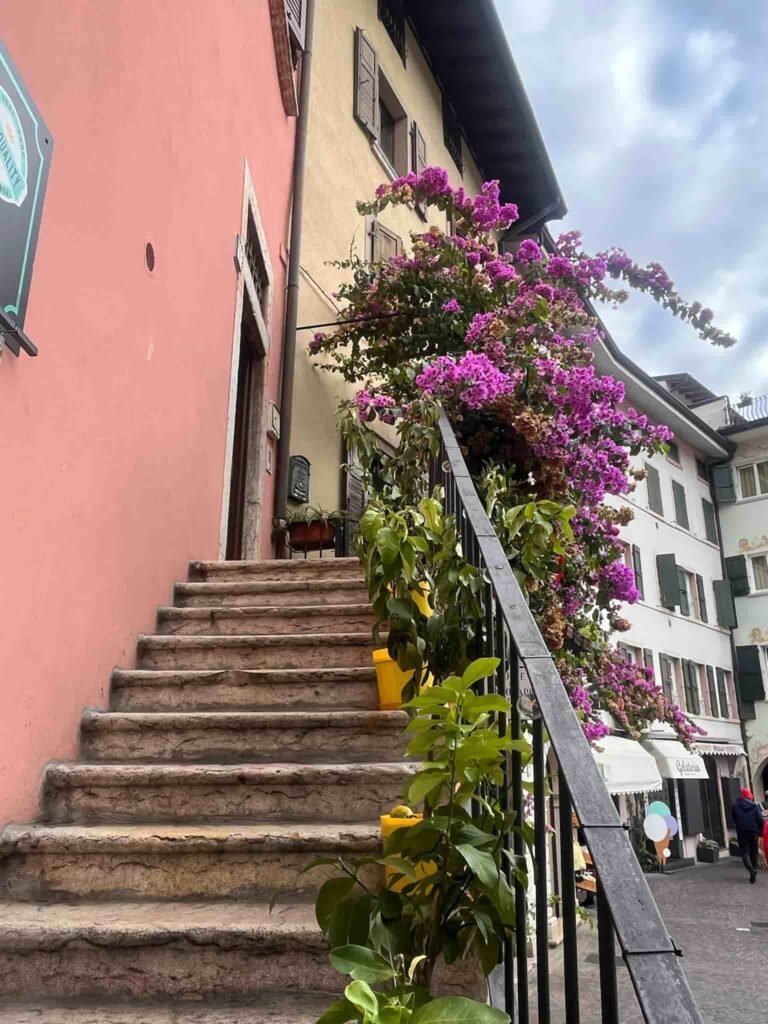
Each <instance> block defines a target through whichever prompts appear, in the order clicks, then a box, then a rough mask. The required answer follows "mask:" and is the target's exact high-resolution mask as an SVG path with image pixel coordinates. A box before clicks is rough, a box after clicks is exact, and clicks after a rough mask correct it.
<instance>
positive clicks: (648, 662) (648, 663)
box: [643, 647, 656, 678]
mask: <svg viewBox="0 0 768 1024" xmlns="http://www.w3.org/2000/svg"><path fill="white" fill-rule="evenodd" d="M643 665H645V667H646V668H647V669H648V671H649V672H650V673H651V675H652V676H653V677H654V678H655V677H656V669H655V667H654V664H653V651H649V650H648V648H647V647H644V648H643Z"/></svg>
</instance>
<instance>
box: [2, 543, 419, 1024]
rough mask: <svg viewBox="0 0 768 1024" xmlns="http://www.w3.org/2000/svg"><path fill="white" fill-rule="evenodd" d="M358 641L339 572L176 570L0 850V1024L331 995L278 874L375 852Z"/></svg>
mask: <svg viewBox="0 0 768 1024" xmlns="http://www.w3.org/2000/svg"><path fill="white" fill-rule="evenodd" d="M372 625H373V619H372V616H371V611H370V608H369V606H368V602H367V591H366V588H365V585H364V582H363V579H362V573H361V569H360V565H359V563H358V562H357V561H356V560H354V559H328V560H322V561H319V560H318V561H290V562H229V563H228V562H195V563H192V565H191V566H190V573H189V582H188V583H179V584H177V585H176V588H175V594H174V606H173V607H172V608H160V609H159V611H158V616H157V629H158V634H157V635H156V636H142V637H140V638H139V641H138V651H137V661H136V664H137V667H136V668H135V669H131V670H122V669H121V670H116V671H115V673H114V675H113V677H112V689H111V699H110V708H109V710H108V711H95V710H90V711H86V712H85V714H84V715H83V720H82V727H81V760H79V761H77V762H75V763H66V764H52V765H49V766H48V767H47V768H46V770H45V775H44V782H43V792H42V813H41V817H40V822H39V823H34V824H30V825H10V826H8V827H7V828H6V829H5V830H4V831H3V833H2V835H0V900H1V902H0V1024H31V1022H35V1024H259V1022H262V1021H269V1022H273V1024H313V1022H314V1021H316V1020H317V1018H318V1016H319V1015H320V1012H321V1011H322V1009H323V1008H324V1007H325V1006H327V1005H328V1004H329V1003H330V1002H331V1001H332V1000H333V995H331V993H336V992H338V991H340V989H341V988H343V984H344V979H343V978H342V977H341V976H340V975H338V974H336V972H335V971H333V970H332V969H331V968H330V966H329V964H328V958H327V952H326V950H325V949H324V947H323V940H322V936H321V935H320V933H319V931H318V928H317V925H316V923H315V919H314V909H313V903H312V901H313V897H314V894H315V893H316V891H317V887H318V885H319V884H320V883H321V881H322V880H323V879H324V878H325V877H328V874H327V869H325V868H319V869H317V870H315V871H313V872H310V873H307V874H304V875H299V872H300V871H301V869H302V868H303V867H304V866H305V865H306V864H307V863H308V862H309V861H310V860H312V859H313V858H315V857H317V856H323V855H328V854H329V853H337V852H343V853H346V854H348V855H365V854H366V853H369V852H370V851H372V850H375V849H376V848H377V846H378V822H377V819H378V815H379V813H380V812H381V811H382V810H385V809H387V808H389V807H391V806H392V804H394V803H398V802H399V801H400V799H401V791H402V787H403V783H404V781H405V779H406V777H407V775H408V773H409V772H411V771H412V770H413V769H412V768H411V766H410V765H408V764H406V763H404V762H403V760H402V750H403V745H404V744H403V737H402V731H403V728H404V725H405V716H404V715H403V713H402V712H381V711H379V710H378V708H377V698H376V684H375V675H374V672H373V669H372V667H371V656H370V652H371V649H372V646H373V642H372V639H371V627H372ZM275 893H277V903H276V906H275V908H274V910H273V911H272V912H270V910H269V902H270V900H271V899H272V897H273V895H274V894H275Z"/></svg>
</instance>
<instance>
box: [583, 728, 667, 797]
mask: <svg viewBox="0 0 768 1024" xmlns="http://www.w3.org/2000/svg"><path fill="white" fill-rule="evenodd" d="M592 753H593V755H594V758H595V761H596V762H597V766H598V768H599V769H600V774H601V775H602V776H603V778H604V779H605V784H606V786H607V787H608V792H609V793H652V792H655V791H656V790H658V789H661V787H662V781H661V776H660V775H659V770H658V768H657V767H656V762H655V761H654V759H653V758H652V757H651V755H650V754H649V753H648V751H647V750H643V748H642V747H641V746H640V744H639V743H638V742H637V741H636V740H628V739H625V738H624V737H623V736H604V737H603V738H602V739H600V740H597V741H596V742H595V743H594V744H593V746H592Z"/></svg>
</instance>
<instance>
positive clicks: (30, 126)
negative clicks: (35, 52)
mask: <svg viewBox="0 0 768 1024" xmlns="http://www.w3.org/2000/svg"><path fill="white" fill-rule="evenodd" d="M52 150H53V138H52V136H51V133H50V132H49V130H48V128H47V126H46V124H45V122H44V121H43V119H42V116H41V114H40V111H39V110H38V109H37V106H36V105H35V102H34V100H33V99H32V96H31V95H30V93H29V90H28V89H27V87H26V86H25V84H24V82H23V80H22V78H21V75H20V73H19V69H18V68H17V67H16V66H15V65H14V63H13V61H12V60H11V57H10V54H9V53H8V51H7V50H6V49H5V47H4V46H3V44H2V42H1V41H0V239H2V246H1V247H0V311H2V312H3V313H4V314H6V316H5V317H4V318H3V319H2V326H6V325H7V324H8V323H10V324H12V325H16V326H18V327H19V328H22V327H23V326H24V315H25V313H26V309H27V297H28V295H29V284H30V280H31V277H32V267H33V265H34V261H35V249H36V246H37V236H38V232H39V230H40V217H41V215H42V212H43V201H44V198H45V186H46V183H47V180H48V168H49V165H50V162H51V152H52ZM3 334H4V339H5V342H6V344H7V346H8V348H9V349H10V350H11V351H12V352H14V353H15V354H16V355H18V354H19V350H20V345H19V336H18V335H14V333H13V332H12V331H3Z"/></svg>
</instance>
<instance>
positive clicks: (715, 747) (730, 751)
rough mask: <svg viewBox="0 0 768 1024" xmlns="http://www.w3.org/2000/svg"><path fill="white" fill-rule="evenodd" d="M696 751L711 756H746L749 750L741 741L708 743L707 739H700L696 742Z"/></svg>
mask: <svg viewBox="0 0 768 1024" xmlns="http://www.w3.org/2000/svg"><path fill="white" fill-rule="evenodd" d="M696 753H697V754H703V755H704V757H706V756H707V755H708V754H709V755H710V756H711V757H746V756H747V752H746V750H745V749H744V747H742V746H741V744H739V743H707V741H706V740H699V741H698V742H697V743H696Z"/></svg>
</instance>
